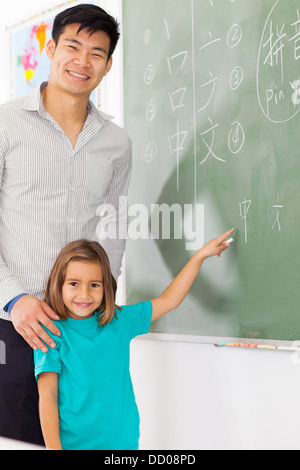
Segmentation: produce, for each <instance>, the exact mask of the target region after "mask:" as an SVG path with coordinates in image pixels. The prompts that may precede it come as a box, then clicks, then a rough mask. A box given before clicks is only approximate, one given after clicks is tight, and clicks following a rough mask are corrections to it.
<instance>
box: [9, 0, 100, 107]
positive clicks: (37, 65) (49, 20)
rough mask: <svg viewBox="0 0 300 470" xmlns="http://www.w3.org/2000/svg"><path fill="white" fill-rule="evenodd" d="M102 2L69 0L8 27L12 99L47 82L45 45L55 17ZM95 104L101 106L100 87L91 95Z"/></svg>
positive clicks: (49, 36) (47, 70) (48, 62)
mask: <svg viewBox="0 0 300 470" xmlns="http://www.w3.org/2000/svg"><path fill="white" fill-rule="evenodd" d="M82 3H89V4H93V5H99V6H100V3H101V2H99V1H97V0H89V1H84V0H69V1H67V2H65V3H60V4H59V5H54V6H53V7H52V8H48V9H47V10H46V11H42V12H40V13H38V14H36V15H34V16H32V17H30V18H27V19H25V20H23V21H21V22H19V23H17V24H15V25H13V26H11V27H9V28H7V30H8V33H9V47H10V51H9V61H10V99H13V98H19V97H21V96H24V95H27V94H28V93H30V92H31V91H32V90H33V89H34V88H35V87H37V86H38V85H39V84H40V83H42V82H43V81H47V80H48V78H49V73H50V66H51V62H50V60H49V59H48V57H47V54H46V45H47V42H48V41H49V39H51V31H52V26H53V21H54V18H55V16H56V15H57V14H58V13H60V12H61V11H63V10H65V9H67V8H70V7H72V6H75V5H77V4H82ZM91 100H92V101H93V103H94V104H95V105H96V106H97V107H100V87H99V88H97V89H96V90H94V92H93V93H92V95H91Z"/></svg>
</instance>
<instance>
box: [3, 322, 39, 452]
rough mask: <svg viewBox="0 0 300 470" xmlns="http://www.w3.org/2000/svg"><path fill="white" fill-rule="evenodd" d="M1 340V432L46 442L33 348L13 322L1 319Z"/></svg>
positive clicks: (28, 440) (29, 441) (37, 442)
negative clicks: (16, 329) (41, 422)
mask: <svg viewBox="0 0 300 470" xmlns="http://www.w3.org/2000/svg"><path fill="white" fill-rule="evenodd" d="M0 341H1V355H0V436H2V437H6V438H10V439H16V440H18V441H23V442H28V443H31V444H38V445H42V446H44V441H43V436H42V432H41V426H40V421H39V412H38V391H37V384H36V380H35V377H34V365H33V351H32V349H31V347H30V346H29V345H28V344H27V343H26V341H24V339H23V338H22V337H21V336H20V335H19V334H18V333H17V332H16V331H15V329H14V327H13V324H12V323H11V322H10V321H6V320H2V319H0ZM3 362H5V363H3Z"/></svg>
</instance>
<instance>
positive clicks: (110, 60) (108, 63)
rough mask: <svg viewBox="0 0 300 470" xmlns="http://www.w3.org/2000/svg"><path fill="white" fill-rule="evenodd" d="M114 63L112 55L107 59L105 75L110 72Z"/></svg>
mask: <svg viewBox="0 0 300 470" xmlns="http://www.w3.org/2000/svg"><path fill="white" fill-rule="evenodd" d="M112 63H113V60H112V57H110V58H109V59H108V61H107V64H106V67H105V73H104V76H105V75H107V74H108V72H109V71H110V69H111V67H112Z"/></svg>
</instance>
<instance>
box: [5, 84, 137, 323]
mask: <svg viewBox="0 0 300 470" xmlns="http://www.w3.org/2000/svg"><path fill="white" fill-rule="evenodd" d="M45 86H47V83H46V82H45V83H43V84H42V85H41V87H37V88H36V89H34V90H33V91H32V92H31V93H30V94H29V95H27V96H25V97H22V98H17V99H15V100H13V101H10V102H8V103H6V104H3V105H1V106H0V318H4V319H9V314H8V313H6V312H5V311H4V310H3V308H4V307H5V306H6V305H7V303H9V302H10V301H11V300H12V299H13V298H15V297H16V296H18V295H19V294H21V293H24V292H26V293H28V294H30V295H33V296H35V297H38V298H42V295H43V290H44V287H45V283H46V280H47V277H48V275H49V272H50V270H51V268H52V265H53V263H54V261H55V259H56V257H57V255H58V253H59V252H60V250H61V249H62V248H63V247H64V246H65V245H66V244H67V243H69V242H71V241H74V240H77V239H79V238H87V239H90V240H97V241H100V242H101V244H102V246H103V247H104V248H105V250H106V252H107V254H108V256H109V258H110V263H111V269H112V272H113V274H114V276H115V277H118V275H119V273H120V268H121V263H122V256H123V253H124V250H125V238H126V237H124V236H123V237H118V233H119V230H116V237H114V238H113V239H112V238H111V239H109V238H108V237H104V238H105V239H103V240H99V235H98V234H99V233H102V232H103V230H99V226H100V225H101V224H104V223H105V224H114V225H115V226H117V227H119V224H120V226H121V224H123V226H124V225H125V226H126V221H127V213H126V210H125V209H126V207H127V204H126V205H124V210H119V200H120V199H122V196H126V195H127V191H128V186H129V180H130V174H131V142H130V139H129V137H128V135H127V134H126V132H125V131H124V130H123V129H121V128H120V127H118V126H117V125H116V124H114V123H113V122H111V118H110V117H109V116H107V115H105V114H104V113H101V112H99V111H98V110H97V108H96V107H95V106H94V105H93V104H92V103H91V102H89V104H88V116H87V119H86V121H85V124H84V127H83V129H82V132H81V134H80V135H79V137H78V139H77V142H76V146H75V148H73V146H72V144H71V142H70V141H69V139H68V138H67V137H66V135H65V134H64V132H63V131H62V129H61V127H60V126H59V125H58V123H57V122H56V121H55V120H54V119H53V118H52V116H50V115H49V114H48V113H47V112H46V110H45V108H44V106H43V100H42V96H41V90H42V89H43V88H44V87H45ZM123 199H124V198H123ZM104 204H109V205H111V206H113V207H115V214H113V216H111V215H110V217H107V216H106V217H105V213H103V211H99V207H102V205H104ZM99 214H100V215H101V214H102V215H103V218H102V217H101V216H100V215H99ZM109 233H110V232H109Z"/></svg>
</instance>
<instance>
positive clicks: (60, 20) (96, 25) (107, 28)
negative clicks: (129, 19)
mask: <svg viewBox="0 0 300 470" xmlns="http://www.w3.org/2000/svg"><path fill="white" fill-rule="evenodd" d="M75 23H79V24H80V27H79V29H78V31H77V34H78V33H80V31H81V30H83V29H87V30H88V32H90V33H91V35H92V34H93V33H95V32H96V31H104V32H105V33H106V34H107V35H108V36H109V37H110V48H109V53H108V59H109V58H110V57H111V56H112V54H113V52H114V50H115V48H116V45H117V43H118V40H119V37H120V29H119V23H118V22H117V21H116V20H115V19H114V18H113V17H112V16H110V15H109V14H108V13H107V12H106V11H105V10H103V9H102V8H100V7H98V6H96V5H91V4H80V5H76V6H75V7H72V8H68V9H67V10H64V11H62V12H61V13H59V14H58V15H57V16H56V17H55V19H54V23H53V29H52V38H53V39H54V42H55V44H56V45H57V44H58V40H59V38H60V36H61V34H63V32H64V29H65V27H66V26H68V25H70V24H75Z"/></svg>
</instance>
